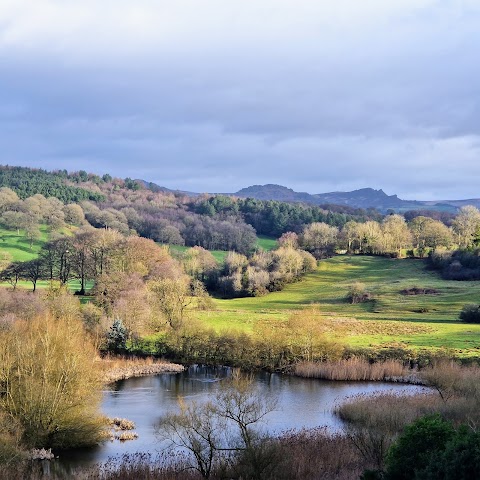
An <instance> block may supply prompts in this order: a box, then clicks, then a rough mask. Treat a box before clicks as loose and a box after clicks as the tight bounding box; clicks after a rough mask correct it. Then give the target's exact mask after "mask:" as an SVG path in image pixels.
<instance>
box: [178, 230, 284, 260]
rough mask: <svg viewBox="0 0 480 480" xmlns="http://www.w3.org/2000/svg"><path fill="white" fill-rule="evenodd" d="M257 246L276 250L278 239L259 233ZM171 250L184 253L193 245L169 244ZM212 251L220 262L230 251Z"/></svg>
mask: <svg viewBox="0 0 480 480" xmlns="http://www.w3.org/2000/svg"><path fill="white" fill-rule="evenodd" d="M257 247H258V248H261V249H262V250H267V251H270V250H274V249H275V248H277V240H276V239H275V238H273V237H266V236H265V235H259V236H258V237H257ZM169 248H170V251H171V252H172V254H173V255H175V253H176V252H177V253H183V252H185V250H188V249H189V248H191V247H185V246H181V245H169ZM210 253H211V254H212V255H213V256H214V258H215V260H216V261H217V262H218V263H223V262H224V261H225V257H226V256H227V254H228V252H227V251H225V250H210Z"/></svg>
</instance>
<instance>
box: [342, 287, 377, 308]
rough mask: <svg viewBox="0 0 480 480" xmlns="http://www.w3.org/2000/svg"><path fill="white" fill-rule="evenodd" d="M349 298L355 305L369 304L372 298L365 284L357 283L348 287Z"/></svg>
mask: <svg viewBox="0 0 480 480" xmlns="http://www.w3.org/2000/svg"><path fill="white" fill-rule="evenodd" d="M347 298H348V300H349V302H350V303H351V304H352V305H353V304H355V303H363V302H368V301H369V300H371V298H372V296H371V295H370V293H368V292H367V288H366V286H365V285H364V284H363V283H360V282H355V283H352V285H350V286H349V287H348V295H347Z"/></svg>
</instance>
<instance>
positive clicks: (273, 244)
mask: <svg viewBox="0 0 480 480" xmlns="http://www.w3.org/2000/svg"><path fill="white" fill-rule="evenodd" d="M257 246H258V247H259V248H262V249H263V250H266V251H270V250H275V249H276V248H277V247H278V242H277V239H276V238H273V237H267V236H265V235H258V237H257Z"/></svg>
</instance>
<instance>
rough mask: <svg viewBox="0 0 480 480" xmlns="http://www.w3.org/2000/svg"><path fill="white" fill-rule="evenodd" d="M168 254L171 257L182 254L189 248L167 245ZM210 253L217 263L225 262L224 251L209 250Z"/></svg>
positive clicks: (225, 254) (225, 253)
mask: <svg viewBox="0 0 480 480" xmlns="http://www.w3.org/2000/svg"><path fill="white" fill-rule="evenodd" d="M169 248H170V252H171V253H172V255H173V256H175V254H176V253H177V254H178V253H183V252H185V251H186V250H188V249H189V248H191V247H185V246H183V245H169ZM209 251H210V253H211V254H212V255H213V257H214V258H215V260H216V261H217V263H223V262H224V261H225V258H226V256H227V254H228V252H226V251H225V250H209Z"/></svg>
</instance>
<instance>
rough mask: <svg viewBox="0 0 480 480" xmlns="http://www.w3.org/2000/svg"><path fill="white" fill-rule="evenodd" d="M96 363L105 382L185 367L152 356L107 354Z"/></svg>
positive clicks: (167, 371)
mask: <svg viewBox="0 0 480 480" xmlns="http://www.w3.org/2000/svg"><path fill="white" fill-rule="evenodd" d="M98 364H99V366H100V369H101V370H102V372H103V380H104V382H106V383H112V382H116V381H118V380H124V379H126V378H131V377H142V376H145V375H158V374H160V373H179V372H183V370H184V369H185V367H183V365H178V364H175V363H170V362H166V361H162V360H158V359H154V358H153V357H147V358H139V357H133V358H127V357H113V356H107V357H104V358H102V359H100V360H98Z"/></svg>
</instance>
